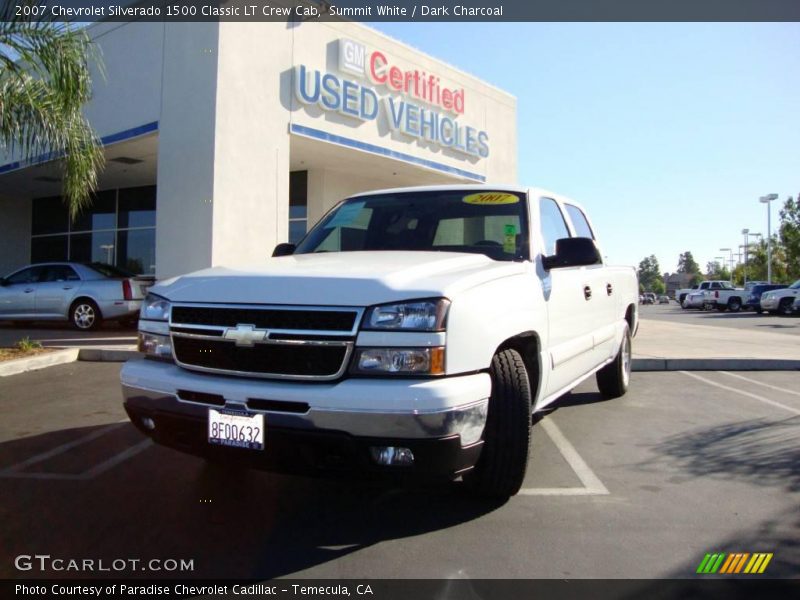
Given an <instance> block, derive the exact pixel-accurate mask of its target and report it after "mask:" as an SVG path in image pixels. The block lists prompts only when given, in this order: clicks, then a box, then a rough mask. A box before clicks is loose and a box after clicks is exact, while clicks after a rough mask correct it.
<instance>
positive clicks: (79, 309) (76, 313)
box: [69, 298, 103, 331]
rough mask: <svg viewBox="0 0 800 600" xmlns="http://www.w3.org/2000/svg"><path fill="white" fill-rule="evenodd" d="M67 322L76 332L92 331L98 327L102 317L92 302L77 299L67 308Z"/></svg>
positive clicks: (86, 299)
mask: <svg viewBox="0 0 800 600" xmlns="http://www.w3.org/2000/svg"><path fill="white" fill-rule="evenodd" d="M69 322H70V323H72V326H73V327H74V328H75V329H77V330H78V331H92V330H94V329H97V328H98V327H100V323H102V322H103V315H102V314H100V309H99V308H97V304H95V303H94V301H93V300H89V299H88V298H78V299H77V300H75V302H73V303H72V306H70V307H69Z"/></svg>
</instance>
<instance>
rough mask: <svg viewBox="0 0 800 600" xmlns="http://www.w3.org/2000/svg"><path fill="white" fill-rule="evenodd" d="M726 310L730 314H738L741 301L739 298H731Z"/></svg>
mask: <svg viewBox="0 0 800 600" xmlns="http://www.w3.org/2000/svg"><path fill="white" fill-rule="evenodd" d="M728 310H729V311H731V312H739V311H740V310H742V299H741V298H731V299H730V300H728Z"/></svg>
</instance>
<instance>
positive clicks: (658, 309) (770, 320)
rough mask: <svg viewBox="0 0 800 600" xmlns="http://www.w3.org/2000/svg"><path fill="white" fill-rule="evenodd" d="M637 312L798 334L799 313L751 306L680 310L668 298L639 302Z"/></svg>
mask: <svg viewBox="0 0 800 600" xmlns="http://www.w3.org/2000/svg"><path fill="white" fill-rule="evenodd" d="M639 314H640V316H641V317H642V318H643V319H654V320H658V321H668V322H672V323H686V324H690V325H711V326H714V327H734V328H736V329H745V330H751V331H761V332H771V333H788V334H790V335H800V314H796V315H791V316H787V317H784V316H780V315H771V314H768V313H763V314H760V315H759V314H757V313H756V312H754V311H752V310H747V311H745V310H741V311H739V312H736V313H732V312H729V311H724V312H719V311H717V310H698V309H685V310H684V309H683V308H681V307H680V305H679V304H678V303H677V302H675V301H674V300H671V301H670V303H669V304H644V305H640V306H639Z"/></svg>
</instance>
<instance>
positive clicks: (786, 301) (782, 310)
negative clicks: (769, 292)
mask: <svg viewBox="0 0 800 600" xmlns="http://www.w3.org/2000/svg"><path fill="white" fill-rule="evenodd" d="M793 302H794V298H783V299H782V300H781V303H780V304H778V314H779V315H784V316H786V315H790V314H792V303H793Z"/></svg>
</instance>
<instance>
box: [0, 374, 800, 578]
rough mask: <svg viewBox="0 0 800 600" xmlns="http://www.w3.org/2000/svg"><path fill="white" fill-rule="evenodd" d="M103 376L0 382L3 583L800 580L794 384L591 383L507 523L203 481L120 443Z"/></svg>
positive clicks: (359, 496) (549, 432) (408, 501)
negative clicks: (624, 389)
mask: <svg viewBox="0 0 800 600" xmlns="http://www.w3.org/2000/svg"><path fill="white" fill-rule="evenodd" d="M118 373H119V365H118V364H109V363H80V362H79V363H72V364H69V365H62V366H56V367H51V368H49V369H46V370H44V371H39V372H35V373H25V374H21V375H15V376H12V377H7V378H4V379H0V404H2V410H3V419H2V420H0V479H2V482H1V483H0V490H2V492H1V494H2V496H1V497H0V515H1V516H2V522H3V527H2V528H0V577H2V578H22V577H25V578H31V577H48V576H50V577H52V576H53V575H54V573H53V572H52V571H49V572H48V571H45V572H38V571H25V572H21V571H19V570H17V569H16V568H15V567H14V558H15V557H16V556H18V555H20V554H33V553H44V554H50V555H51V556H53V557H63V558H95V559H100V558H103V559H106V560H107V561H110V560H112V559H120V558H122V559H130V558H137V559H142V560H144V561H150V560H152V559H158V560H164V559H176V560H180V559H184V560H188V561H191V562H192V567H193V570H191V571H189V572H180V571H178V572H164V571H159V572H153V571H149V570H147V569H148V568H149V566H145V567H140V566H138V565H137V566H136V567H135V568H133V567H131V568H130V569H129V570H125V571H122V572H114V573H105V574H102V573H88V574H87V573H66V574H65V573H58V575H68V576H70V577H114V576H116V577H120V576H123V577H192V578H206V577H246V578H273V577H283V576H285V577H298V578H299V577H304V578H305V577H309V578H311V577H313V578H336V579H338V578H355V579H361V578H381V577H389V578H454V579H458V578H537V577H544V578H663V577H672V578H693V577H697V576H696V574H695V572H696V570H697V567H698V565H699V563H700V562H701V560H702V559H703V557H704V555H705V554H706V553H709V552H769V553H773V555H774V556H773V558H772V560H771V562H770V564H769V566H768V569H767V570H766V572H765V575H764V576H765V577H797V575H798V573H800V513H798V506H800V447H799V446H798V444H797V440H798V439H800V392H798V390H800V385H798V383H800V374H798V373H796V372H780V373H772V372H763V373H727V372H692V373H688V372H669V373H634V374H633V376H632V381H631V389H630V391H629V393H628V394H627V395H626V396H624V397H623V398H620V399H617V400H611V401H604V400H602V399H601V397H600V396H599V394H598V393H597V390H596V387H595V385H594V382H593V381H587V382H586V383H584V384H582V385H581V386H579V387H578V388H577V389H576V390H575V391H574V392H573V393H571V394H568V395H567V396H565V397H564V398H562V399H561V400H560V401H559V403H558V404H557V405H556V408H555V409H554V410H552V411H548V413H547V414H546V415H544V416H543V418H541V419H540V420H538V422H537V423H536V424H535V425H534V429H533V445H532V452H531V458H530V464H529V469H528V476H527V478H526V481H525V484H524V489H523V491H522V493H521V494H520V495H518V496H515V497H514V498H512V499H510V500H509V501H508V502H505V503H496V502H487V501H481V500H477V499H474V498H471V497H469V496H468V495H466V494H464V492H463V490H462V489H461V486H460V485H459V484H457V483H456V484H452V485H449V486H443V487H436V488H427V489H387V488H380V487H373V486H367V485H363V484H353V483H345V482H333V481H319V480H313V479H304V478H296V477H285V476H279V475H274V474H268V473H261V472H254V471H236V470H230V469H228V470H218V469H214V468H209V467H207V466H206V465H205V464H204V463H203V461H201V460H199V459H197V458H194V457H191V456H187V455H183V454H180V453H177V452H175V451H172V450H169V449H165V448H161V447H158V446H155V445H152V444H151V443H150V442H149V441H148V440H147V439H146V438H145V437H144V436H142V435H141V434H140V433H138V432H137V431H136V430H135V429H133V427H132V426H130V425H129V424H127V422H126V420H125V416H124V412H123V410H122V404H121V401H122V399H121V394H120V390H119V384H118ZM267 436H269V432H267ZM243 452H247V451H245V450H243ZM139 564H140V565H149V562H145V563H139ZM142 568H144V569H145V570H142Z"/></svg>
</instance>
